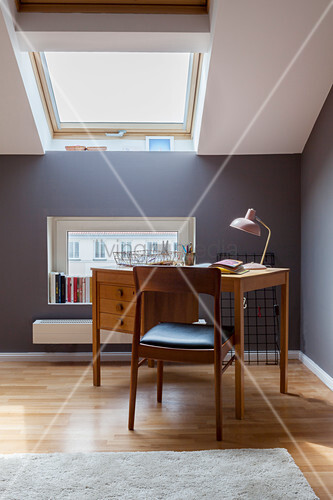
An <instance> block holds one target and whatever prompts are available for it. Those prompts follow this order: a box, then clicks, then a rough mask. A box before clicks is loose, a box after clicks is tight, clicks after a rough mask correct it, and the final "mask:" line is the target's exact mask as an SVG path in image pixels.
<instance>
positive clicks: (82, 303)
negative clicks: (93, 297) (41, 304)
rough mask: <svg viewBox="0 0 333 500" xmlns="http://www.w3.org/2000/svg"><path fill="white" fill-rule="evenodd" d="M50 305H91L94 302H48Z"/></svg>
mask: <svg viewBox="0 0 333 500" xmlns="http://www.w3.org/2000/svg"><path fill="white" fill-rule="evenodd" d="M47 305H48V306H91V305H92V302H48V303H47Z"/></svg>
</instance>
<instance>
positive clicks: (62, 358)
mask: <svg viewBox="0 0 333 500" xmlns="http://www.w3.org/2000/svg"><path fill="white" fill-rule="evenodd" d="M101 359H102V361H130V360H131V353H129V352H102V353H101ZM5 361H6V362H8V361H33V362H41V363H43V362H49V363H62V362H65V363H66V362H68V363H71V362H75V361H76V362H88V363H89V362H91V361H92V354H91V352H27V353H25V352H22V353H20V352H17V353H11V352H7V353H0V362H5Z"/></svg>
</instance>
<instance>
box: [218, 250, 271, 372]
mask: <svg viewBox="0 0 333 500" xmlns="http://www.w3.org/2000/svg"><path fill="white" fill-rule="evenodd" d="M227 258H233V259H238V260H242V261H243V262H259V261H260V258H261V255H258V254H255V253H246V254H231V253H218V254H217V259H216V260H217V261H219V260H222V259H227ZM264 264H265V265H266V266H270V267H274V265H275V255H274V253H273V252H268V253H266V256H265V260H264ZM221 295H222V297H221V316H222V321H223V324H225V325H232V324H234V299H233V294H231V293H226V292H224V293H222V294H221ZM279 331H280V329H279V305H278V301H277V294H276V287H270V288H264V289H262V290H255V291H253V292H247V293H245V294H244V351H245V354H244V356H245V362H246V363H248V364H260V363H265V364H266V365H277V364H278V362H279Z"/></svg>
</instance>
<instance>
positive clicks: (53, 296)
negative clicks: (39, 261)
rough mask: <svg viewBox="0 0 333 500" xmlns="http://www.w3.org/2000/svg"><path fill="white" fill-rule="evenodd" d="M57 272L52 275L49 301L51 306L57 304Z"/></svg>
mask: <svg viewBox="0 0 333 500" xmlns="http://www.w3.org/2000/svg"><path fill="white" fill-rule="evenodd" d="M57 275H58V273H57V272H51V273H50V289H49V300H50V303H51V304H55V303H56V276H57Z"/></svg>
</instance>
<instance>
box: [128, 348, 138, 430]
mask: <svg viewBox="0 0 333 500" xmlns="http://www.w3.org/2000/svg"><path fill="white" fill-rule="evenodd" d="M138 369H139V357H138V356H137V355H135V354H134V355H132V364H131V385H130V402H129V414H128V429H129V430H130V431H132V430H133V429H134V416H135V401H136V388H137V385H138Z"/></svg>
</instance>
